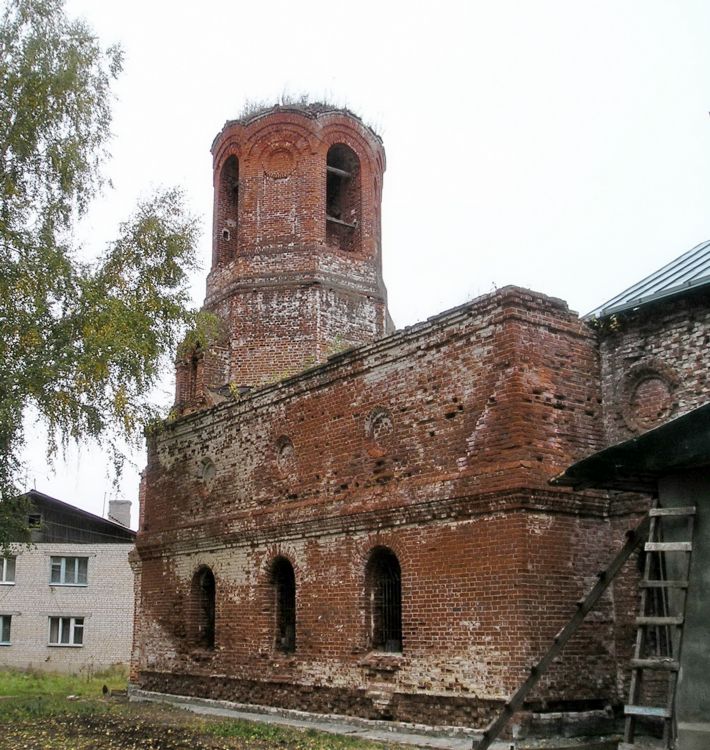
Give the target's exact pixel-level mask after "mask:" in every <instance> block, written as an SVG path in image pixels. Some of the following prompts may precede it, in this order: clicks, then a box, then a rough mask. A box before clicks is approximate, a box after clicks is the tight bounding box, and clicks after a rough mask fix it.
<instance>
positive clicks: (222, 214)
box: [212, 154, 239, 266]
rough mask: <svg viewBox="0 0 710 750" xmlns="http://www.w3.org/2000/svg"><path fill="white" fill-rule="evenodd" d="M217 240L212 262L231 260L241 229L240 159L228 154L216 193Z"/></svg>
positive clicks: (214, 263)
mask: <svg viewBox="0 0 710 750" xmlns="http://www.w3.org/2000/svg"><path fill="white" fill-rule="evenodd" d="M214 216H215V225H214V226H215V241H214V245H213V247H214V249H215V253H214V257H213V259H212V264H213V266H214V265H221V264H223V263H226V262H228V261H229V260H231V259H232V258H233V257H234V255H235V254H236V251H237V233H238V229H239V159H238V158H237V157H236V156H235V155H234V154H232V155H231V156H228V157H227V158H226V159H225V161H224V164H222V168H221V169H220V172H219V178H218V180H217V186H216V195H215V212H214Z"/></svg>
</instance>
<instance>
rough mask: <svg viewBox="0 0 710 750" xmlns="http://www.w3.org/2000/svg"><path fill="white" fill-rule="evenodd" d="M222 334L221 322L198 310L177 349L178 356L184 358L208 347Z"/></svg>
mask: <svg viewBox="0 0 710 750" xmlns="http://www.w3.org/2000/svg"><path fill="white" fill-rule="evenodd" d="M222 333H223V331H222V321H221V320H220V319H219V318H218V317H217V316H216V315H215V314H214V313H211V312H208V311H207V310H200V311H199V312H198V313H197V314H196V315H195V317H194V323H193V325H192V327H191V328H190V329H188V331H187V333H186V334H185V337H184V338H183V340H182V342H181V343H180V346H179V347H178V356H181V357H185V356H187V355H189V354H192V353H194V352H195V351H198V350H200V349H204V348H205V347H209V346H210V345H211V344H214V343H215V342H216V341H218V340H219V338H220V337H221V335H222Z"/></svg>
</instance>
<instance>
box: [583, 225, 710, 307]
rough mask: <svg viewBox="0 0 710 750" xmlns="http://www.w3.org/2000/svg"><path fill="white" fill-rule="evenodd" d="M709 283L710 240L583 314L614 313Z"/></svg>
mask: <svg viewBox="0 0 710 750" xmlns="http://www.w3.org/2000/svg"><path fill="white" fill-rule="evenodd" d="M707 284H710V240H709V241H707V242H701V243H700V244H699V245H696V246H695V247H694V248H693V249H692V250H688V252H686V253H683V255H681V256H680V257H679V258H676V259H675V260H672V261H671V262H670V263H668V265H665V266H663V268H660V269H659V270H658V271H655V272H654V273H652V274H651V275H650V276H647V277H646V278H645V279H642V280H641V281H639V282H637V283H636V284H634V285H633V286H630V287H629V288H628V289H625V290H624V291H623V292H621V294H617V295H616V297H612V298H611V299H610V300H609V301H608V302H605V303H604V304H603V305H600V306H599V307H597V308H595V309H594V310H592V311H591V312H589V313H587V314H586V315H585V316H584V318H585V320H586V319H589V318H605V317H607V316H608V315H612V314H613V313H618V312H621V311H622V310H628V309H630V308H632V307H640V306H641V305H645V304H647V303H649V302H653V301H654V300H657V299H661V298H662V297H672V296H675V295H676V294H682V293H683V292H685V291H687V290H688V289H694V288H697V287H700V286H705V285H707Z"/></svg>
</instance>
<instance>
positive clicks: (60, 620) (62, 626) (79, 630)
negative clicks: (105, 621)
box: [47, 615, 85, 648]
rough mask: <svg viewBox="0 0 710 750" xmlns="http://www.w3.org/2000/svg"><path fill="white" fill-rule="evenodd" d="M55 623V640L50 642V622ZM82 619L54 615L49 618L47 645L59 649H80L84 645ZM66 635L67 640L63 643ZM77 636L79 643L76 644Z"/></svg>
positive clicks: (83, 619)
mask: <svg viewBox="0 0 710 750" xmlns="http://www.w3.org/2000/svg"><path fill="white" fill-rule="evenodd" d="M54 620H56V621H57V640H56V641H53V640H52V622H53V621H54ZM84 621H85V618H84V617H65V616H63V615H56V616H54V617H50V618H49V636H48V638H47V643H48V645H49V646H52V647H60V648H82V646H83V645H84V629H85V624H84ZM65 634H66V636H67V640H66V641H63V636H64V635H65ZM77 636H80V641H79V643H77Z"/></svg>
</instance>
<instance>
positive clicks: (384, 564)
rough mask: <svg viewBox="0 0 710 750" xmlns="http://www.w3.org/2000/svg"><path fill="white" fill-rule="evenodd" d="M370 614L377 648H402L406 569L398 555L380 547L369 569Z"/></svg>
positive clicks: (374, 554) (367, 573) (367, 575)
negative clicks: (403, 590)
mask: <svg viewBox="0 0 710 750" xmlns="http://www.w3.org/2000/svg"><path fill="white" fill-rule="evenodd" d="M365 578H366V584H367V599H368V609H369V616H370V647H371V648H373V649H375V650H377V651H389V652H393V653H398V652H401V651H402V572H401V569H400V567H399V561H398V560H397V556H396V555H395V554H394V552H392V551H391V550H389V549H386V548H379V549H376V550H375V551H374V552H373V553H372V555H371V556H370V561H369V562H368V564H367V571H366V576H365Z"/></svg>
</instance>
